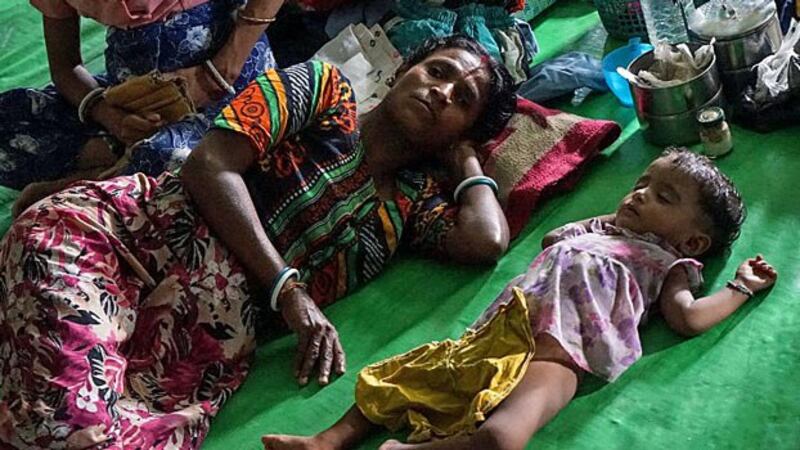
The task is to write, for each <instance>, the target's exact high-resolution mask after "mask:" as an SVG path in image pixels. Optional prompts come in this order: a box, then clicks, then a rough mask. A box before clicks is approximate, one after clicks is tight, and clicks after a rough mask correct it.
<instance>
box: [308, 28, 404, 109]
mask: <svg viewBox="0 0 800 450" xmlns="http://www.w3.org/2000/svg"><path fill="white" fill-rule="evenodd" d="M313 58H314V59H319V60H322V61H325V62H328V63H331V64H333V65H335V66H337V67H339V69H340V70H341V71H342V73H343V74H344V75H345V76H346V77H347V78H348V79H349V80H350V84H351V86H352V87H353V91H354V92H355V95H356V103H357V105H358V113H359V114H364V113H365V112H367V111H370V110H371V109H372V108H374V107H375V106H377V105H378V103H380V101H381V100H382V99H383V97H385V96H386V94H387V93H388V92H389V89H390V88H391V87H390V86H389V80H391V78H392V77H393V76H394V74H395V72H396V71H397V69H398V68H399V67H400V66H401V65H402V64H403V57H402V56H400V52H398V51H397V49H396V48H394V46H393V45H392V43H391V42H390V41H389V38H388V37H386V33H385V32H384V30H383V28H381V26H380V25H377V24H376V25H374V26H373V27H372V28H367V26H366V25H364V24H361V23H359V24H355V25H350V26H348V27H347V28H345V29H344V30H342V31H341V32H340V33H339V34H338V35H337V36H336V37H335V38H333V39H332V40H330V41H329V42H328V43H326V44H325V45H324V46H322V48H321V49H319V51H317V53H316V54H315V55H314V57H313Z"/></svg>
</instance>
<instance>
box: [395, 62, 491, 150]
mask: <svg viewBox="0 0 800 450" xmlns="http://www.w3.org/2000/svg"><path fill="white" fill-rule="evenodd" d="M489 80H490V77H489V72H488V70H487V68H486V64H485V63H484V62H483V61H481V58H480V57H479V56H477V55H474V54H472V53H470V52H468V51H466V50H462V49H457V48H448V49H443V50H437V51H434V52H433V53H431V54H430V55H428V57H427V58H425V59H424V60H422V61H421V62H419V63H417V64H416V65H414V66H412V67H411V68H409V69H408V70H407V71H406V72H405V73H403V74H401V75H400V76H399V78H398V79H397V81H396V83H395V85H394V87H393V88H392V90H391V91H390V92H389V94H388V95H387V97H386V99H385V100H384V101H385V102H386V105H385V106H386V107H387V108H388V111H389V113H390V114H391V116H392V118H393V119H394V120H395V122H396V123H397V125H398V126H399V127H401V129H402V131H403V132H404V133H405V134H406V136H408V138H409V139H411V140H412V141H413V142H416V143H420V144H425V145H423V146H422V148H426V149H431V150H435V149H441V148H443V147H449V146H450V145H451V144H454V143H455V142H457V141H458V140H460V139H461V138H462V137H463V136H464V133H465V132H466V131H467V130H469V129H470V128H471V127H472V126H473V124H474V123H475V120H476V119H477V118H478V115H479V114H480V113H481V111H483V109H484V108H485V107H486V97H487V93H488V90H489Z"/></svg>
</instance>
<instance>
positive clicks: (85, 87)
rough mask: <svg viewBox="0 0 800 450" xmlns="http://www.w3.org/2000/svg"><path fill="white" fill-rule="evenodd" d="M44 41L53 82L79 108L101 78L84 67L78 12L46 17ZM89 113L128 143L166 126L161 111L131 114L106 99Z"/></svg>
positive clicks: (93, 118)
mask: <svg viewBox="0 0 800 450" xmlns="http://www.w3.org/2000/svg"><path fill="white" fill-rule="evenodd" d="M44 41H45V48H46V50H47V61H48V64H49V65H50V77H51V78H52V80H53V84H54V85H55V87H56V89H57V90H58V92H59V93H60V94H61V95H63V96H64V97H65V98H66V99H67V101H69V102H70V103H72V104H73V105H75V106H76V107H77V106H78V105H80V103H81V100H83V98H84V97H85V96H86V94H88V93H89V92H90V91H91V90H92V89H94V88H96V87H97V81H95V79H94V78H93V77H92V75H91V74H90V73H89V71H88V70H86V68H85V67H84V66H83V58H82V57H81V37H80V18H79V17H78V16H77V15H76V16H74V17H69V18H66V19H54V18H52V17H47V16H44ZM89 115H90V117H91V118H92V120H94V121H95V122H97V123H99V124H100V125H102V126H103V127H104V128H105V129H106V130H108V131H109V132H110V133H111V134H113V135H114V136H116V137H117V138H118V139H119V140H121V141H122V142H124V143H126V144H129V143H132V142H136V141H138V140H139V139H143V138H145V137H147V136H150V135H151V134H153V133H154V132H155V131H156V130H157V129H158V128H159V127H161V126H163V122H162V121H161V118H160V117H158V114H151V115H148V116H140V115H138V114H129V113H127V112H126V111H124V110H122V109H120V108H115V107H113V106H110V105H108V104H107V103H106V102H105V101H100V102H99V103H98V104H97V105H96V106H95V107H94V108H92V109H91V111H89Z"/></svg>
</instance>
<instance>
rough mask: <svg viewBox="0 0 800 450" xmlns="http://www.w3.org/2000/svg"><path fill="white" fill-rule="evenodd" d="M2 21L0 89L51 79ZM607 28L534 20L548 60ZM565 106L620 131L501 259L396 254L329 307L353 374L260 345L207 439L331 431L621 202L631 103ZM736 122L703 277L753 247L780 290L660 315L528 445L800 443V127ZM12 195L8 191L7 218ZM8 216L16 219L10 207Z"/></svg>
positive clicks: (246, 443)
mask: <svg viewBox="0 0 800 450" xmlns="http://www.w3.org/2000/svg"><path fill="white" fill-rule="evenodd" d="M0 24H2V26H0V90H3V89H7V88H11V87H16V86H23V85H41V84H42V83H44V82H45V81H46V80H47V69H46V64H45V56H44V51H43V47H42V44H41V41H40V39H41V37H40V32H39V27H40V25H39V19H38V17H37V14H36V13H35V11H33V10H32V9H31V8H30V7H29V6H27V2H25V1H23V0H4V1H3V2H2V4H0ZM598 24H599V19H598V16H597V14H596V12H595V11H594V10H593V8H592V7H591V5H590V4H589V3H588V2H585V1H583V0H580V1H579V0H562V1H560V2H559V4H558V5H556V6H555V7H553V8H551V9H550V10H549V11H548V12H546V13H545V14H544V15H543V16H542V17H540V18H538V19H537V20H536V22H535V32H536V36H537V38H538V39H539V42H540V44H541V47H542V49H543V52H542V54H541V55H540V56H539V57H538V58H537V59H538V60H539V61H541V60H543V59H546V58H549V57H552V56H555V55H558V54H559V53H561V52H562V51H564V50H565V49H571V48H574V47H576V46H578V47H580V46H581V45H585V44H586V42H585V39H583V38H584V37H585V35H586V34H587V33H589V32H591V31H592V30H594V29H596V27H597V25H598ZM84 31H85V33H84V37H85V38H86V42H85V44H86V45H84V48H85V49H86V51H87V54H89V55H90V57H89V58H88V59H89V60H90V64H91V65H92V67H97V66H98V65H100V64H101V60H100V59H99V56H100V54H101V49H102V32H101V30H99V28H98V27H96V26H87V27H85V30H84ZM568 109H570V110H571V111H573V112H576V113H578V114H582V115H585V116H589V117H596V118H611V119H613V120H616V121H618V122H619V123H620V124H621V125H622V126H623V129H624V132H623V136H622V138H621V140H620V142H618V143H617V144H616V145H615V146H613V147H612V148H610V149H608V150H607V151H605V152H604V154H603V155H602V156H601V157H600V158H598V160H597V161H596V162H595V163H594V164H593V165H592V166H591V168H590V170H589V172H588V173H587V174H586V176H585V177H584V179H583V180H582V181H581V183H580V184H579V185H578V186H577V187H576V188H575V189H574V190H573V191H572V192H569V193H565V194H562V195H559V196H557V197H555V198H552V199H550V200H549V201H547V202H546V203H544V204H543V205H542V206H541V207H540V209H539V210H538V211H537V212H536V213H535V214H534V215H533V217H532V219H531V222H530V224H529V226H528V227H527V228H526V230H525V231H524V233H523V234H522V236H521V237H520V238H518V239H517V240H516V241H515V242H513V244H512V247H511V249H510V251H509V253H508V255H506V256H505V257H504V258H503V259H502V260H501V261H500V263H499V264H498V265H497V266H496V267H490V268H481V269H477V268H466V267H453V266H446V265H443V264H440V263H437V262H431V261H423V260H419V259H415V258H411V257H407V256H403V257H400V258H399V259H398V260H397V261H395V262H394V263H393V264H392V265H391V267H390V268H389V270H388V271H387V272H386V273H385V274H384V275H382V276H381V277H380V278H379V279H378V280H377V281H375V282H374V283H372V284H371V285H369V286H367V287H366V288H364V289H362V290H360V291H359V292H358V293H356V294H355V295H352V296H351V297H350V298H347V299H345V300H343V301H341V302H340V303H338V304H336V305H334V306H332V307H330V308H328V309H327V310H326V313H327V314H328V315H329V316H330V317H331V319H332V320H333V322H334V323H335V324H336V325H337V327H338V329H339V332H340V334H341V336H342V339H343V343H344V346H345V349H346V351H347V356H348V364H349V368H350V370H349V371H348V373H347V374H346V375H345V376H344V377H342V378H340V379H338V380H336V381H335V382H334V383H333V384H331V385H330V386H328V387H326V388H324V389H319V388H317V387H313V386H312V387H306V388H303V389H300V388H298V387H296V385H295V384H294V381H293V379H292V376H291V368H290V362H291V361H292V358H293V357H294V339H293V338H291V337H283V338H279V339H276V340H273V341H271V342H269V343H268V344H266V345H262V346H261V347H260V348H259V351H258V357H257V363H256V364H255V368H254V369H253V371H252V373H251V375H250V377H249V378H248V380H247V382H246V383H245V384H244V386H243V387H242V389H241V390H240V391H239V392H238V393H237V394H236V395H234V396H233V398H232V399H231V400H230V402H229V403H228V404H227V405H226V406H225V408H224V409H223V411H222V412H221V413H220V415H219V416H218V417H217V418H216V419H215V420H214V422H213V424H212V430H211V433H210V435H209V436H208V439H207V440H206V445H205V448H207V449H211V450H231V449H247V448H252V449H257V448H260V446H261V444H260V441H259V437H260V435H261V434H262V433H267V432H269V433H299V434H311V433H314V432H316V431H319V430H321V429H323V428H324V427H326V426H327V425H329V424H331V423H332V422H334V421H335V420H336V419H337V418H338V417H339V416H340V415H341V414H342V413H343V412H344V411H345V410H346V409H347V408H348V407H349V405H350V404H351V402H352V399H353V385H354V381H355V376H356V373H357V371H358V369H359V368H361V367H363V366H364V365H366V364H368V363H370V362H374V361H377V360H379V359H381V358H383V357H385V356H388V355H392V354H394V353H398V352H401V351H404V350H407V349H409V348H411V347H413V346H416V345H418V344H420V343H423V342H427V341H430V340H433V339H442V338H446V337H456V336H458V335H459V334H460V333H461V331H462V330H463V329H464V327H465V326H466V325H467V324H469V323H470V322H471V321H472V320H473V319H474V318H475V317H476V316H477V315H478V314H479V313H480V311H482V309H483V308H484V306H485V305H486V304H487V302H490V301H491V300H492V299H493V298H494V296H495V294H496V293H497V292H498V291H499V290H500V289H501V288H502V287H503V285H504V284H505V282H506V281H507V280H509V279H510V278H512V277H513V276H514V275H516V274H517V273H519V272H520V271H522V270H524V269H525V267H526V266H527V264H528V262H529V261H530V260H531V259H532V257H533V256H534V255H535V254H536V253H537V252H538V250H539V242H540V240H541V238H542V236H543V235H544V234H545V233H546V232H547V231H548V230H550V229H552V228H554V227H556V226H559V225H561V224H564V223H565V222H568V221H572V220H576V219H581V218H584V217H587V216H592V215H596V214H601V213H606V212H608V211H611V210H612V209H613V208H614V207H615V206H616V203H617V201H618V200H619V199H620V198H621V197H622V195H623V194H624V192H625V191H626V190H627V189H628V188H629V187H630V186H631V185H632V183H633V181H634V180H635V179H636V178H637V176H638V175H639V173H640V172H641V171H642V170H643V169H644V168H645V167H646V165H647V164H648V162H649V161H651V160H652V159H653V158H654V157H655V156H656V155H658V153H659V149H658V148H655V147H653V146H650V145H647V144H646V143H644V141H643V140H642V137H641V133H639V132H638V131H637V130H638V126H637V125H636V121H635V117H634V115H633V112H632V111H631V110H628V109H624V108H622V107H620V106H619V105H618V104H617V103H616V101H615V100H614V98H613V97H612V96H611V95H610V94H606V95H600V96H596V95H593V96H591V97H589V99H588V100H587V101H586V102H585V103H584V104H583V105H581V106H580V107H578V108H568ZM733 130H734V139H735V151H734V152H733V153H732V154H731V155H729V156H727V157H725V158H724V159H722V160H720V161H719V165H720V166H721V167H722V168H723V169H724V170H725V172H727V173H728V174H729V175H730V176H731V177H732V178H733V179H734V180H735V182H736V183H737V185H738V186H739V187H740V189H741V191H742V192H743V194H744V197H745V199H746V201H747V204H748V207H749V218H748V220H747V222H746V224H745V226H744V230H743V232H742V236H741V238H740V239H739V241H738V242H737V243H736V244H735V246H734V248H733V251H732V253H731V256H730V257H729V258H728V259H722V258H718V259H714V260H711V261H708V264H707V270H706V280H707V286H708V287H709V288H711V289H716V288H719V287H720V286H722V285H723V284H724V282H725V280H726V279H728V278H729V277H730V276H731V275H732V274H733V272H734V270H735V268H736V266H737V265H738V263H739V262H740V261H741V260H742V259H744V258H746V257H749V256H751V255H753V254H754V253H756V252H762V253H763V254H764V255H766V257H767V258H768V259H769V260H770V261H772V262H773V263H774V264H775V266H776V267H777V268H778V270H779V271H780V272H781V277H780V279H779V281H778V283H777V285H776V286H775V288H774V289H773V290H772V292H771V293H770V294H769V295H768V296H766V297H763V296H760V297H758V298H756V299H754V300H753V301H752V302H750V303H749V304H747V305H745V306H744V307H743V308H742V309H741V310H740V311H738V312H737V313H736V314H735V315H734V316H733V317H731V318H729V319H728V320H726V321H725V322H723V323H722V324H720V325H719V326H717V327H716V328H714V329H713V330H711V331H710V332H708V333H707V334H705V335H703V336H701V337H697V338H694V339H690V340H684V339H681V338H679V337H678V336H676V335H675V334H673V333H672V332H671V331H669V330H668V329H667V328H666V326H665V325H664V323H663V321H662V320H661V319H660V318H655V319H654V320H652V321H651V324H650V325H649V326H648V327H647V328H646V329H645V330H643V340H644V344H645V353H646V356H645V357H644V358H642V360H641V361H639V362H638V363H637V364H635V365H634V367H633V368H632V369H630V370H629V371H628V372H627V373H626V374H624V375H623V376H622V377H621V378H620V379H619V381H617V382H616V383H614V384H613V385H604V384H602V383H599V382H597V381H596V380H592V379H589V380H587V381H586V382H585V383H584V385H583V386H582V387H581V390H580V392H579V396H578V398H576V399H575V400H574V401H573V402H572V404H571V405H570V406H569V407H568V408H567V409H565V410H564V411H563V412H562V413H561V414H560V415H559V416H558V417H557V418H556V419H555V420H554V421H553V422H552V423H551V424H549V425H548V426H547V427H546V428H544V429H543V430H542V431H541V432H540V433H539V435H538V436H536V438H535V439H534V440H533V441H532V442H531V443H530V446H529V447H530V448H537V449H539V448H540V449H598V448H601V449H617V448H619V449H633V448H647V449H659V448H670V449H710V448H719V449H731V448H737V449H756V448H770V449H797V448H800V381H798V379H800V376H798V372H800V350H798V345H800V304H798V303H799V302H798V295H797V294H796V292H797V290H798V288H800V281H798V279H797V276H796V275H797V274H798V269H800V256H798V255H799V253H798V250H797V248H798V237H800V234H799V233H798V231H800V201H798V197H800V195H798V194H800V189H799V188H798V185H797V183H798V179H800V144H798V141H799V140H800V128H798V127H794V128H791V129H786V130H783V131H780V132H775V133H771V134H766V135H762V134H756V133H753V132H749V131H746V130H743V129H741V128H738V127H734V129H733ZM14 195H15V194H14V193H13V192H12V191H2V192H0V202H5V203H6V206H5V207H4V208H3V209H2V211H4V212H6V214H7V208H8V206H7V204H8V202H9V201H10V200H12V199H13V198H14ZM0 220H2V222H3V223H5V224H7V220H8V219H7V215H6V216H2V217H0ZM400 436H401V435H396V436H395V437H400ZM388 437H389V434H382V435H378V436H375V437H374V438H373V439H371V440H370V441H368V442H367V443H365V444H364V445H363V446H362V447H360V448H362V449H374V448H376V447H377V446H378V445H379V444H380V442H382V441H383V440H384V439H386V438H388Z"/></svg>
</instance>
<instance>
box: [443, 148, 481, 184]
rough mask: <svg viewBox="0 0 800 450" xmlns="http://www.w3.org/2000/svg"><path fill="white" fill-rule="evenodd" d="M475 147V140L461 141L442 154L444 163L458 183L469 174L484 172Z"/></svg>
mask: <svg viewBox="0 0 800 450" xmlns="http://www.w3.org/2000/svg"><path fill="white" fill-rule="evenodd" d="M475 149H476V144H475V143H474V142H473V141H461V142H459V143H457V144H456V145H454V146H453V147H451V148H450V150H448V151H447V152H444V153H443V154H442V156H441V158H440V159H441V161H442V164H444V166H445V167H446V168H447V170H448V171H449V172H450V176H451V177H453V180H454V181H455V182H456V183H458V182H460V181H461V180H462V179H464V178H467V177H469V176H473V175H482V174H483V172H482V171H481V165H480V162H479V161H478V153H477V151H476V150H475Z"/></svg>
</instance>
